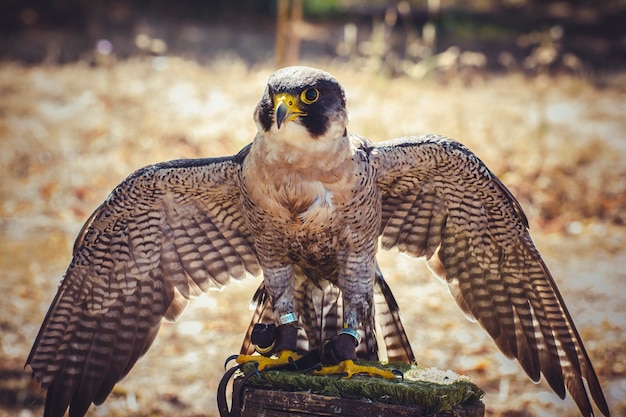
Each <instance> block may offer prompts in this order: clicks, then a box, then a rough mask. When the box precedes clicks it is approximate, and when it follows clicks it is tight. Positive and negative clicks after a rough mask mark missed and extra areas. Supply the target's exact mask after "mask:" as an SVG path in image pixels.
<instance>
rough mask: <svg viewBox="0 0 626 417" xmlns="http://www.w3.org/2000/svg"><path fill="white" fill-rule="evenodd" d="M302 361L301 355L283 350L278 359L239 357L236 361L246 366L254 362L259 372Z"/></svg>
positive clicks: (272, 357) (254, 356)
mask: <svg viewBox="0 0 626 417" xmlns="http://www.w3.org/2000/svg"><path fill="white" fill-rule="evenodd" d="M298 359H300V355H298V354H297V353H296V352H293V351H291V350H283V351H281V352H280V354H279V355H278V357H274V356H271V357H269V358H268V357H265V356H260V355H239V356H237V358H236V359H235V361H236V362H237V363H238V364H240V365H241V364H244V363H248V362H254V363H256V364H257V369H258V370H259V371H263V370H265V369H272V368H277V367H282V366H285V365H290V364H292V363H293V362H295V361H297V360H298Z"/></svg>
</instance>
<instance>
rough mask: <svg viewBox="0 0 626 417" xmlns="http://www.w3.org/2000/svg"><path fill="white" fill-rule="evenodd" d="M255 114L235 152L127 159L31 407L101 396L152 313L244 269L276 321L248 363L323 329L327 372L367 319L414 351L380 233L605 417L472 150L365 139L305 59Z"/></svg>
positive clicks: (44, 337)
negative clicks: (252, 131) (41, 398)
mask: <svg viewBox="0 0 626 417" xmlns="http://www.w3.org/2000/svg"><path fill="white" fill-rule="evenodd" d="M254 120H255V122H256V126H257V129H258V132H257V134H256V136H255V138H254V140H253V142H252V143H251V144H249V145H248V146H246V147H245V148H243V149H242V150H241V151H240V152H239V153H238V154H237V155H234V156H230V157H223V158H207V159H192V160H177V161H171V162H166V163H161V164H156V165H153V166H148V167H146V168H143V169H140V170H138V171H136V172H135V173H133V174H131V175H130V176H129V177H128V178H127V179H125V180H124V181H123V182H122V183H121V184H120V185H119V186H118V187H116V188H115V189H114V190H113V192H112V193H111V194H110V195H109V197H108V198H107V199H106V201H104V203H102V205H101V206H100V207H99V208H98V209H97V210H96V211H95V212H94V213H93V214H92V216H91V217H90V218H89V220H88V221H87V222H86V224H85V225H84V227H83V229H82V231H81V232H80V234H79V236H78V238H77V240H76V243H75V245H74V250H73V257H72V260H71V262H70V265H69V267H68V269H67V272H66V274H65V277H64V279H63V281H62V283H61V285H60V287H59V289H58V292H57V294H56V297H55V298H54V300H53V302H52V305H51V307H50V310H49V312H48V314H47V315H46V317H45V319H44V322H43V325H42V327H41V330H40V331H39V334H38V336H37V339H36V340H35V343H34V345H33V348H32V350H31V353H30V355H29V357H28V359H27V362H26V363H27V365H30V367H31V369H32V373H33V377H34V378H36V379H37V380H38V381H39V383H40V384H41V386H42V387H43V388H44V389H47V398H46V405H45V416H49V417H61V416H62V415H63V414H64V413H65V411H66V409H67V408H68V407H69V408H70V416H71V417H77V416H83V415H84V414H85V413H86V411H87V409H88V408H89V406H90V404H91V403H92V402H93V403H95V404H100V403H102V402H103V401H104V400H105V399H106V397H107V396H108V395H109V393H110V392H111V390H112V389H113V386H114V385H115V384H116V383H117V382H118V381H119V380H120V379H121V378H123V377H124V376H125V375H126V374H127V373H128V372H129V370H130V369H131V367H132V366H133V365H134V364H135V362H136V361H137V359H138V358H139V357H140V356H141V355H143V354H144V353H145V352H146V351H147V350H148V348H149V347H150V345H151V344H152V342H153V340H154V338H155V336H156V334H157V331H158V329H159V327H160V324H161V322H162V319H164V318H165V319H167V320H175V319H176V318H177V317H178V316H179V315H180V314H181V312H182V311H183V309H184V307H185V306H186V305H187V303H188V300H189V298H190V297H191V296H193V295H195V294H198V293H200V292H203V291H206V290H208V289H209V288H210V287H214V286H217V287H221V286H223V285H225V284H227V283H228V281H229V280H230V279H231V278H235V279H241V278H244V277H245V276H246V275H248V274H259V273H262V274H263V283H262V285H261V287H260V288H259V290H258V291H257V295H256V300H257V310H256V312H255V315H254V318H253V320H252V323H251V326H252V325H254V324H257V322H261V323H263V324H271V323H274V324H275V325H276V326H277V327H276V333H277V337H276V344H275V345H273V346H271V347H270V348H268V350H270V351H271V353H273V354H274V355H273V356H271V357H269V358H267V359H265V360H266V361H265V362H263V363H262V366H269V367H271V366H273V364H275V363H280V362H281V361H282V362H285V361H288V360H290V358H293V357H297V355H298V352H301V351H303V350H307V349H323V348H326V347H328V344H329V343H330V349H329V352H330V354H331V356H332V357H333V358H334V362H337V363H339V365H338V366H341V367H342V368H341V369H343V370H346V372H348V373H349V372H352V371H351V370H354V371H355V372H361V371H363V370H362V369H359V368H354V367H356V365H355V364H354V362H352V360H353V359H355V358H357V357H362V358H370V359H373V358H377V357H378V347H377V344H376V337H375V334H374V330H375V325H376V323H375V318H376V320H378V321H379V322H380V323H379V325H380V326H379V327H380V328H382V333H383V334H382V339H383V340H384V341H385V345H386V347H387V352H388V356H389V357H390V359H392V360H400V361H412V360H413V359H414V357H413V352H412V351H411V348H410V345H409V343H408V340H407V338H406V335H405V334H404V329H403V328H402V324H401V322H400V320H399V316H398V310H397V305H396V304H395V301H394V300H393V296H392V295H391V292H390V291H389V288H388V287H387V284H386V283H385V281H384V279H383V276H382V274H381V272H380V270H379V268H378V265H377V263H376V252H377V249H378V245H379V238H380V244H381V246H382V247H383V248H384V249H391V248H397V249H398V250H399V251H401V252H405V253H407V254H409V255H412V256H415V257H421V256H424V257H425V258H426V259H427V260H428V264H429V266H430V267H431V269H432V271H433V272H434V273H435V274H436V275H438V276H439V277H440V278H442V279H443V280H444V281H445V282H446V283H447V284H448V285H449V288H450V291H451V293H452V295H453V297H454V299H455V301H456V302H457V304H458V305H459V307H460V308H461V310H463V312H464V313H465V314H466V315H467V316H468V317H469V318H471V319H473V320H476V321H478V322H479V323H480V325H481V326H482V327H483V328H484V329H485V330H486V331H487V332H488V334H489V335H490V336H491V337H492V338H493V340H494V341H495V343H496V345H497V346H498V348H499V349H500V350H501V351H502V352H503V353H504V354H505V355H506V356H508V357H510V358H515V359H517V360H518V361H519V363H520V365H521V367H522V368H523V369H524V371H525V372H526V373H527V374H528V376H529V377H530V378H531V379H532V380H533V381H538V380H539V379H540V378H541V376H542V375H543V377H544V378H545V380H546V381H547V382H548V384H549V385H550V386H551V387H552V389H553V390H554V391H555V392H556V393H557V394H558V395H559V396H560V397H561V398H564V397H565V395H566V390H567V391H569V393H570V395H571V396H572V397H573V399H574V401H575V402H576V404H577V405H578V407H579V409H580V411H581V413H582V415H584V416H592V415H594V411H593V408H592V406H591V403H590V400H589V395H590V396H591V398H593V400H594V402H595V404H596V406H597V407H598V409H599V410H600V412H601V413H602V414H604V415H605V416H607V417H608V416H609V410H608V406H607V403H606V400H605V398H604V395H603V393H602V389H601V387H600V384H599V382H598V378H597V376H596V374H595V371H594V370H593V367H592V365H591V362H590V360H589V357H588V355H587V352H586V351H585V348H584V347H583V343H582V340H581V338H580V336H579V334H578V332H577V330H576V328H575V326H574V323H573V321H572V318H571V317H570V314H569V313H568V311H567V308H566V306H565V304H564V302H563V299H562V297H561V295H560V293H559V291H558V289H557V287H556V284H555V282H554V280H553V278H552V276H551V275H550V272H549V271H548V268H547V267H546V265H545V263H544V262H543V260H542V258H541V256H540V254H539V253H538V251H537V249H536V248H535V245H534V244H533V242H532V240H531V238H530V235H529V233H528V223H527V220H526V217H525V215H524V213H523V211H522V208H521V207H520V205H519V203H518V202H517V201H516V199H515V197H513V195H512V194H511V192H510V191H509V190H508V189H507V188H506V187H505V186H504V185H503V184H502V183H501V182H500V181H499V180H498V179H497V178H496V176H495V175H494V174H493V173H492V172H491V171H490V170H489V169H488V168H487V167H486V166H485V165H484V163H483V162H482V161H481V160H480V159H478V157H477V156H476V155H474V154H473V153H472V152H470V151H469V150H468V149H467V148H466V147H465V146H463V145H462V144H460V143H458V142H456V141H454V140H451V139H448V138H445V137H441V136H435V135H427V136H420V137H403V138H399V139H395V140H391V141H387V142H382V143H372V142H370V141H368V140H367V139H365V138H363V137H361V136H359V135H357V134H354V133H352V132H348V130H347V127H346V126H347V122H348V115H347V110H346V100H345V95H344V91H343V89H342V87H341V86H340V84H339V82H338V81H337V80H336V79H335V78H334V77H333V76H332V75H330V74H328V73H326V72H323V71H320V70H317V69H313V68H308V67H289V68H285V69H281V70H279V71H277V72H276V73H274V74H273V75H271V76H270V78H269V82H268V84H267V88H266V89H265V92H264V94H263V96H262V98H261V101H260V102H259V104H258V106H257V108H256V111H255V113H254ZM250 333H251V332H250V331H248V335H247V336H246V339H245V340H244V344H243V347H242V355H240V357H239V358H238V361H240V362H245V361H249V360H257V358H265V357H264V356H260V355H250V353H252V351H253V350H254V349H253V347H252V344H251V342H250V339H249V336H250ZM259 361H261V360H260V359H259ZM366 372H367V371H366ZM584 381H585V382H586V386H585V382H584Z"/></svg>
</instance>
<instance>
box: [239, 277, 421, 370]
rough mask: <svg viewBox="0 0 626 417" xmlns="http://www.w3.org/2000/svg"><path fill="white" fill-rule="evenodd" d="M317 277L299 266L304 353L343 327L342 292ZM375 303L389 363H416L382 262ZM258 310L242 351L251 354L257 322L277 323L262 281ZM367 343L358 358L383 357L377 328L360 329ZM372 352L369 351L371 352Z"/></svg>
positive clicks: (254, 303) (256, 299)
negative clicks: (309, 274)
mask: <svg viewBox="0 0 626 417" xmlns="http://www.w3.org/2000/svg"><path fill="white" fill-rule="evenodd" d="M317 281H318V280H317V279H313V280H309V279H306V278H305V273H304V272H303V271H302V270H301V269H300V268H296V288H295V293H296V303H295V304H296V306H297V308H298V316H299V318H300V325H301V326H302V328H301V329H300V331H299V332H298V344H297V346H298V352H299V353H304V352H306V351H308V350H311V349H317V348H319V346H320V345H321V344H322V343H323V342H324V341H325V340H327V339H330V338H331V337H333V336H335V335H337V333H338V332H339V331H340V330H341V329H342V327H343V302H342V298H341V291H340V290H339V288H337V287H336V286H334V285H332V284H330V283H329V282H328V281H325V280H322V281H321V282H322V287H318V286H317V285H316V284H314V282H317ZM374 303H375V318H374V321H375V323H376V326H374V325H372V326H371V327H376V328H377V329H379V330H380V338H381V340H382V341H383V343H384V345H385V346H384V347H385V352H386V356H387V358H386V359H387V360H388V361H389V362H404V363H413V362H415V356H414V355H413V350H412V349H411V344H410V343H409V339H408V337H407V335H406V332H405V330H404V326H403V325H402V322H401V320H400V313H399V308H398V304H397V303H396V300H395V298H394V297H393V294H392V293H391V289H390V288H389V286H388V285H387V282H386V281H385V279H384V277H383V275H382V273H381V272H380V269H379V268H378V265H377V266H376V283H375V285H374ZM252 307H253V308H254V309H255V312H254V314H253V316H252V320H251V321H250V326H249V327H248V331H247V333H246V335H245V337H244V340H243V343H242V346H241V353H242V354H247V355H250V354H252V353H253V352H254V345H252V343H251V341H250V337H251V335H252V328H253V327H254V325H255V324H256V323H273V322H274V321H275V320H274V312H273V310H272V306H271V303H270V300H269V296H268V295H267V293H266V292H265V288H264V284H263V283H261V285H260V287H259V288H258V289H257V291H256V293H255V294H254V296H253V299H252ZM359 332H360V334H361V338H362V340H363V343H360V344H359V346H358V348H357V352H356V354H357V357H358V358H361V359H367V360H377V359H378V358H379V356H380V355H379V349H378V343H377V340H376V334H375V333H374V332H373V331H369V332H368V331H366V330H365V328H363V327H361V328H360V329H359ZM368 352H369V353H368Z"/></svg>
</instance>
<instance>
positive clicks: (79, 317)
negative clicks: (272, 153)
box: [26, 149, 260, 417]
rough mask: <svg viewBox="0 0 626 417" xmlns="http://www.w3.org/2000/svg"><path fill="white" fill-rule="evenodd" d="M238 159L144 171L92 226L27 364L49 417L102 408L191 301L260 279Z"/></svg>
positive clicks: (79, 241) (81, 240)
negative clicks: (164, 324)
mask: <svg viewBox="0 0 626 417" xmlns="http://www.w3.org/2000/svg"><path fill="white" fill-rule="evenodd" d="M245 152H246V149H244V150H243V151H242V153H240V154H239V155H238V156H235V157H230V158H215V159H197V160H180V161H172V162H168V163H162V164H157V165H154V166H149V167H146V168H143V169H141V170H139V171H137V172H135V173H134V174H132V175H131V176H129V177H128V178H127V179H126V180H125V181H124V182H122V183H121V184H120V185H119V186H118V187H117V188H116V189H115V190H114V191H113V192H112V193H111V195H110V196H109V197H108V198H107V200H106V201H105V202H104V203H103V204H102V205H101V206H100V207H99V208H98V209H97V210H96V211H95V212H94V214H93V215H92V216H91V218H90V219H89V221H88V222H87V223H86V224H85V226H83V230H82V231H81V233H80V235H79V237H78V238H77V240H76V243H75V245H74V255H73V258H72V261H71V263H70V265H69V267H68V269H67V272H66V275H65V277H64V279H63V281H62V283H61V285H60V287H59V290H58V292H57V295H56V297H55V299H54V301H53V303H52V306H51V307H50V310H49V311H48V314H47V316H46V318H45V320H44V323H43V325H42V327H41V330H40V331H39V334H38V336H37V339H36V341H35V343H34V345H33V348H32V351H31V353H30V355H29V357H28V359H27V362H26V363H27V365H30V366H31V368H32V372H33V376H34V377H35V378H36V379H37V380H38V381H39V382H40V383H41V386H42V388H44V389H47V390H48V393H47V397H46V405H45V415H46V416H50V417H61V416H63V415H64V413H65V411H66V409H67V407H68V406H70V416H82V415H84V413H85V412H86V411H87V408H88V407H89V405H90V404H91V403H92V402H93V403H95V404H100V403H102V402H103V401H104V400H105V399H106V397H107V396H108V395H109V393H110V392H111V390H112V389H113V386H114V385H115V383H117V382H118V381H119V380H120V379H121V378H123V377H124V376H125V375H126V373H128V371H129V370H130V368H131V367H132V366H133V365H134V363H135V362H136V361H137V359H138V358H139V357H140V356H141V355H143V354H144V353H145V352H146V351H147V350H148V348H149V347H150V345H151V344H152V341H153V340H154V337H155V336H156V334H157V332H158V329H159V327H160V323H161V321H162V319H163V318H165V319H167V320H175V319H176V318H177V317H178V316H179V315H180V313H181V312H182V311H183V309H184V308H185V306H186V305H187V303H188V301H189V298H190V297H191V296H193V295H197V294H199V293H200V292H202V291H206V290H208V289H209V288H211V287H221V286H223V285H225V284H226V283H227V282H228V281H229V279H230V278H231V277H233V278H237V279H240V278H243V277H245V276H246V272H249V273H252V274H258V273H259V271H260V268H259V265H258V261H257V258H256V255H255V252H254V250H253V244H252V238H251V236H250V234H249V233H248V231H247V229H246V228H245V226H244V223H243V218H242V215H241V212H240V209H239V198H240V197H239V186H238V182H237V181H238V172H239V163H240V160H241V159H242V158H243V157H245Z"/></svg>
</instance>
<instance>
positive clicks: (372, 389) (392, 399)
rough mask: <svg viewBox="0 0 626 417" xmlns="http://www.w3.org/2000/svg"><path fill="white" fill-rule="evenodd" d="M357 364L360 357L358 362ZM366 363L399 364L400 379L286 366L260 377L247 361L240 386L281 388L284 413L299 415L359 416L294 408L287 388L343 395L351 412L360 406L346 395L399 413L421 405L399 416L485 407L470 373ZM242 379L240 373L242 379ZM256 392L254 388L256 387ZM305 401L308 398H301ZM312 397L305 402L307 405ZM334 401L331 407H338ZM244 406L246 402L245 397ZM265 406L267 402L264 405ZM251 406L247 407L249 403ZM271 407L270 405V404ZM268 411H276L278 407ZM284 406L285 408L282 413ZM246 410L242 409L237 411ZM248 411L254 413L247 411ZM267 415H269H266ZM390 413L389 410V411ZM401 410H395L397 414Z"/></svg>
mask: <svg viewBox="0 0 626 417" xmlns="http://www.w3.org/2000/svg"><path fill="white" fill-rule="evenodd" d="M359 363H361V364H363V363H365V362H359ZM367 364H368V365H373V366H376V367H380V368H383V369H398V370H401V371H402V372H403V373H404V380H402V379H400V378H396V379H395V380H386V379H382V378H374V377H368V376H355V377H353V378H351V379H343V378H340V377H335V376H314V375H310V374H303V373H301V372H288V371H266V372H262V373H261V374H260V377H258V376H256V375H251V374H255V371H254V367H253V366H252V365H251V364H250V365H246V366H244V367H243V368H242V371H243V374H245V375H246V376H250V378H249V379H247V381H246V382H245V387H247V388H248V389H250V388H252V389H257V391H259V389H262V390H272V391H277V390H278V391H280V392H283V393H285V395H282V400H280V397H281V396H279V400H280V401H282V403H284V404H285V405H287V403H289V406H287V407H286V414H285V415H301V416H309V415H311V416H313V415H346V416H348V415H358V414H352V413H350V412H347V410H346V412H340V413H328V414H327V413H323V414H320V413H316V412H311V413H310V414H309V413H307V412H306V410H295V408H297V406H296V405H294V404H296V403H298V401H294V399H295V397H293V398H290V397H289V395H287V394H286V393H287V392H289V393H301V394H308V395H313V396H324V398H330V399H333V398H334V399H341V400H344V401H343V402H342V403H341V404H343V407H340V408H346V406H347V407H348V408H349V409H352V411H357V409H358V408H359V407H360V405H356V404H355V406H354V407H353V406H352V405H350V404H349V403H346V402H345V400H357V401H358V402H359V403H360V404H364V403H367V404H370V406H371V405H373V404H378V405H379V407H382V408H385V405H389V407H391V408H394V410H395V411H393V412H394V413H398V412H399V411H398V410H400V408H399V407H398V406H401V407H404V408H408V409H413V410H421V411H420V412H416V413H415V414H411V413H410V414H402V415H467V416H470V415H471V416H482V415H483V413H484V406H483V405H482V403H481V402H480V399H481V398H482V397H483V395H484V392H483V391H482V390H481V389H480V388H478V387H477V386H476V385H474V384H473V383H472V382H471V381H470V380H469V378H467V377H465V376H461V375H458V374H456V373H454V372H452V371H441V370H437V369H434V368H430V369H425V368H421V367H419V366H416V365H408V364H391V365H385V364H381V363H378V362H367ZM241 379H243V378H241ZM266 393H268V392H267V391H266V392H265V393H264V394H263V395H258V396H262V397H265V400H266V401H270V400H271V398H272V397H275V396H268V395H265V394H266ZM257 394H258V392H257ZM254 402H255V404H256V403H258V404H256V405H255V407H256V406H259V405H260V406H261V407H263V404H262V403H263V399H257V398H256V397H255V399H254ZM304 402H305V403H306V402H307V401H304ZM330 402H331V401H330V400H327V401H324V400H322V404H328V405H330ZM313 403H315V401H309V405H312V404H313ZM337 404H339V403H336V404H335V406H337ZM243 407H244V408H245V407H246V404H245V400H244V404H243ZM268 407H269V406H268ZM466 407H467V408H468V409H471V410H473V411H471V412H469V413H466V414H462V413H459V410H461V409H463V408H466ZM248 408H250V407H248ZM272 410H274V409H272ZM274 411H276V413H275V414H273V415H280V414H279V413H278V411H277V410H274ZM287 411H288V412H287ZM446 411H453V413H452V414H448V413H446ZM242 415H244V416H245V415H247V414H245V413H244V414H242ZM250 415H253V414H250ZM267 415H270V414H267ZM389 415H393V413H392V414H389ZM398 415H400V414H398Z"/></svg>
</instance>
